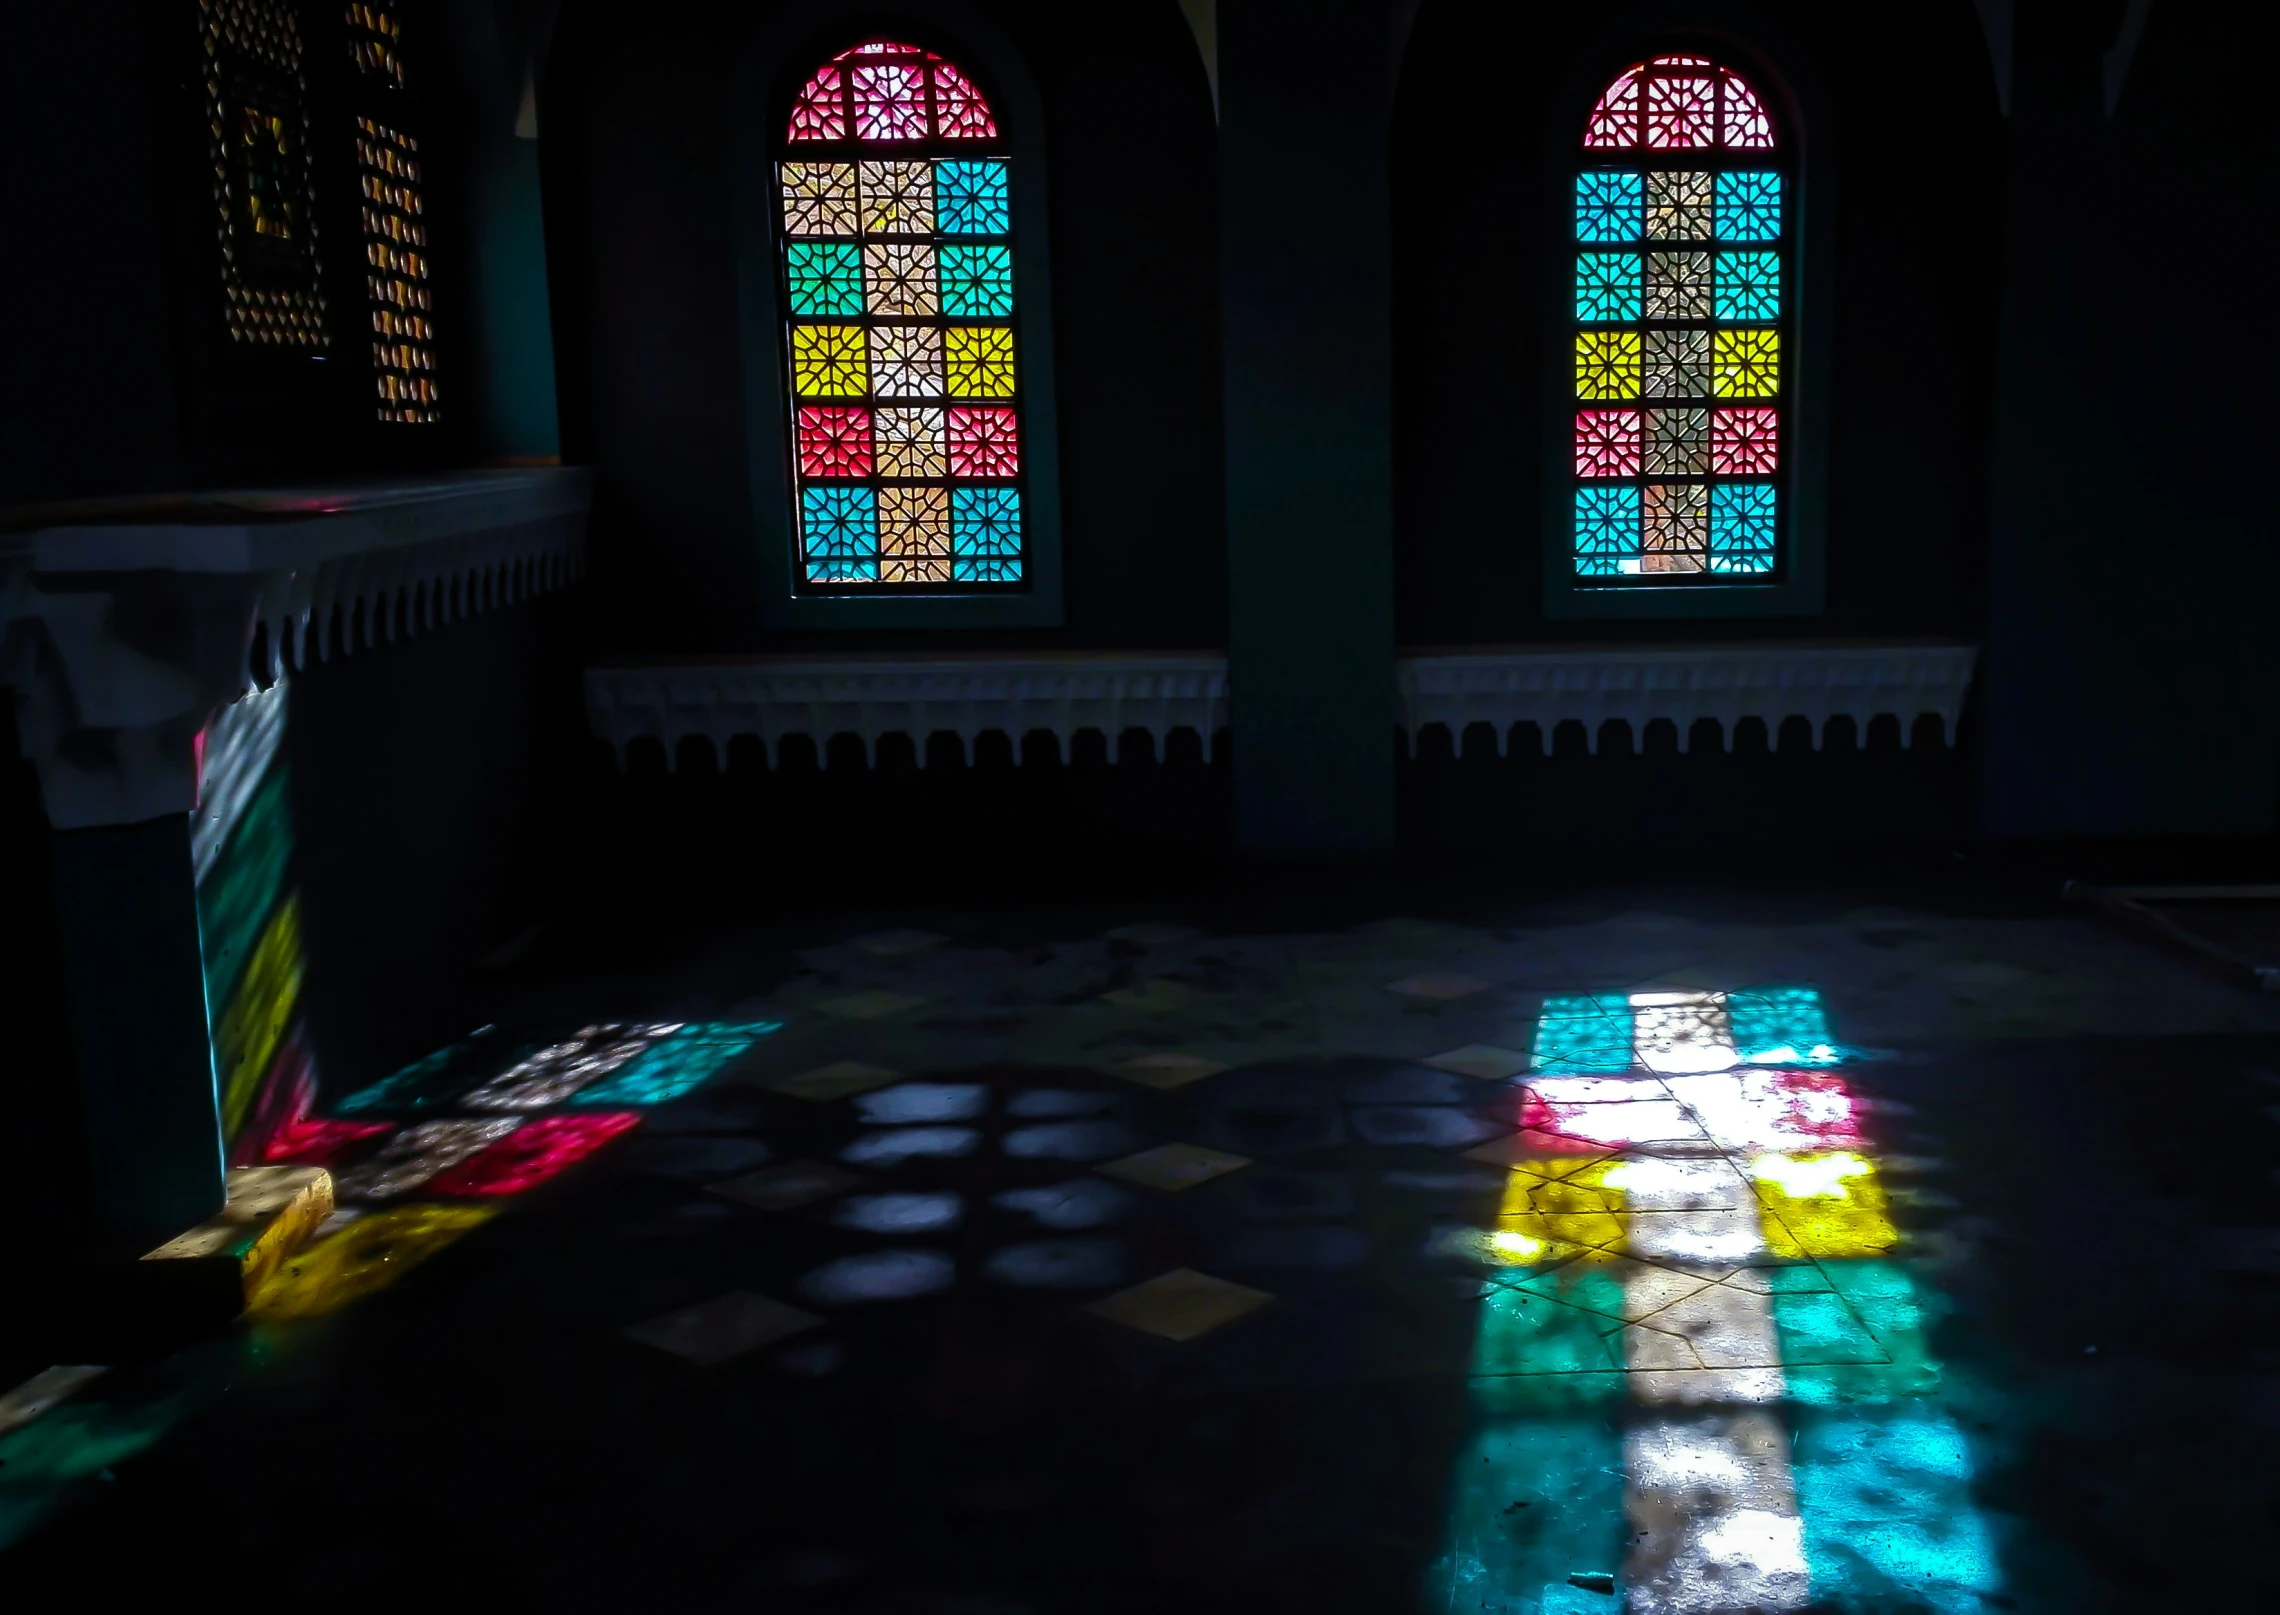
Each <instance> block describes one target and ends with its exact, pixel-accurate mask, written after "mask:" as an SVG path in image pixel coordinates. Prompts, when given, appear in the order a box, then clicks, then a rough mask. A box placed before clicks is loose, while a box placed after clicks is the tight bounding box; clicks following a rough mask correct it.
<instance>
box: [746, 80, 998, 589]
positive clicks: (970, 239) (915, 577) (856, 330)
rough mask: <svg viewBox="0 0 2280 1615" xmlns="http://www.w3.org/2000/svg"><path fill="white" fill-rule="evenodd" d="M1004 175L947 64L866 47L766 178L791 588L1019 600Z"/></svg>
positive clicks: (984, 108) (976, 93) (977, 105)
mask: <svg viewBox="0 0 2280 1615" xmlns="http://www.w3.org/2000/svg"><path fill="white" fill-rule="evenodd" d="M1010 166H1011V165H1010V163H1009V161H1008V158H1007V156H1006V151H1005V148H1004V146H1003V144H1002V142H1001V137H1000V134H999V130H998V125H997V120H996V119H995V118H994V117H993V116H992V114H991V111H990V107H989V104H988V102H987V101H985V100H984V99H983V96H982V93H981V91H980V90H979V89H977V88H976V87H975V85H974V83H973V81H972V80H971V79H970V78H969V77H968V76H967V75H966V74H965V73H964V72H963V71H961V70H960V69H959V68H958V67H957V66H955V65H954V64H952V63H950V62H948V61H945V60H943V59H942V58H941V57H939V56H936V55H934V54H933V53H932V52H929V51H924V50H921V49H919V48H918V47H917V46H914V45H905V44H898V43H895V42H892V41H888V40H870V41H866V42H865V43H863V44H860V45H857V46H855V47H854V48H853V49H851V50H846V51H842V52H841V53H840V54H839V55H837V56H835V57H833V58H832V59H831V60H830V61H829V62H826V63H825V64H823V65H822V66H821V67H819V68H817V69H816V70H815V73H814V75H813V76H812V77H811V78H809V79H808V81H807V83H806V85H805V86H804V87H803V88H802V89H801V91H800V93H799V96H798V99H797V100H796V101H795V102H794V103H793V106H792V112H791V117H790V120H789V126H788V128H787V129H786V131H785V144H784V149H783V154H782V157H781V160H780V161H779V162H778V163H777V165H776V182H777V198H778V214H777V222H778V237H777V239H778V244H779V253H778V261H779V265H780V268H781V273H782V277H783V278H782V283H781V287H780V290H781V293H782V297H783V308H784V310H785V332H784V352H785V359H786V367H787V375H788V380H789V383H790V388H789V396H790V398H791V401H792V403H791V412H792V420H791V432H792V443H791V457H792V470H793V488H794V493H793V500H794V507H795V508H794V512H793V514H794V519H795V522H796V524H797V529H798V534H799V577H800V579H801V587H802V589H803V591H805V592H814V593H845V594H859V593H878V594H924V593H940V592H944V590H945V588H946V586H947V587H948V588H949V589H953V590H956V591H958V592H975V593H989V592H1008V591H1016V590H1019V589H1020V588H1022V587H1023V586H1025V584H1026V581H1027V573H1028V561H1029V556H1028V551H1027V547H1026V540H1025V536H1024V532H1023V522H1022V502H1023V500H1022V496H1023V492H1024V489H1025V482H1024V478H1023V468H1022V459H1023V454H1022V420H1021V397H1022V394H1021V380H1022V374H1021V368H1020V356H1019V353H1018V349H1019V342H1018V340H1017V337H1016V333H1015V324H1014V269H1013V223H1012V214H1011V210H1010V202H1009V198H1010V185H1011V179H1010V172H1009V171H1010Z"/></svg>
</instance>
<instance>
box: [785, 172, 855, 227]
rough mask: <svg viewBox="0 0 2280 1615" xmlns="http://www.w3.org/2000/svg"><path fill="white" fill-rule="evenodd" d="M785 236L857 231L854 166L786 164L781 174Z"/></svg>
mask: <svg viewBox="0 0 2280 1615" xmlns="http://www.w3.org/2000/svg"><path fill="white" fill-rule="evenodd" d="M780 178H781V182H782V187H783V195H784V234H786V235H787V236H851V235H853V234H855V231H856V215H855V165H854V164H853V163H786V164H784V165H783V168H782V169H781V171H780Z"/></svg>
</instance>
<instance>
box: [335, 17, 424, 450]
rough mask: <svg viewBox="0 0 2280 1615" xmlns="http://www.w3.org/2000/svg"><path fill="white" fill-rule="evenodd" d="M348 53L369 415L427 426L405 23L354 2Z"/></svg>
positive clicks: (419, 227) (420, 231) (420, 214)
mask: <svg viewBox="0 0 2280 1615" xmlns="http://www.w3.org/2000/svg"><path fill="white" fill-rule="evenodd" d="M347 25H348V26H347V33H348V49H349V55H350V59H351V60H352V61H353V62H354V63H355V66H356V85H357V100H358V102H359V104H360V105H361V106H363V107H366V108H369V109H370V113H371V115H369V116H367V115H365V114H363V113H359V114H358V116H357V119H356V183H357V189H358V191H359V193H360V194H359V196H358V208H359V210H360V214H361V217H362V220H363V230H364V293H365V301H366V303H367V305H368V307H369V310H370V315H371V324H372V388H373V413H374V415H375V416H377V417H378V418H379V419H380V420H383V421H389V422H395V423H399V424H403V425H424V424H429V423H432V422H435V421H437V420H440V419H441V418H442V413H441V411H440V410H439V409H438V407H437V405H438V397H437V392H436V384H435V348H434V341H435V332H434V329H433V327H432V326H431V325H430V324H429V323H428V322H429V317H430V303H431V301H432V292H431V290H430V287H429V284H428V242H427V218H426V213H427V207H426V198H425V196H424V195H423V194H422V191H421V174H420V143H419V139H418V137H417V136H416V135H414V134H412V133H410V132H409V131H408V129H407V128H405V127H404V125H405V124H406V123H407V122H408V121H409V119H408V116H407V115H408V114H409V112H410V111H411V108H410V106H409V104H408V102H407V101H406V94H407V92H406V87H405V81H404V61H403V42H402V33H403V29H402V25H401V23H400V22H399V20H398V19H397V17H396V16H395V14H394V13H393V12H391V11H390V10H388V9H387V8H386V7H383V6H368V5H351V6H349V7H348V11H347Z"/></svg>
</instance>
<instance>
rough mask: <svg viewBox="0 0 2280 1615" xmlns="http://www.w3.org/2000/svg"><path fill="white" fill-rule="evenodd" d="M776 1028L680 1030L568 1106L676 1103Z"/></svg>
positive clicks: (712, 1025)
mask: <svg viewBox="0 0 2280 1615" xmlns="http://www.w3.org/2000/svg"><path fill="white" fill-rule="evenodd" d="M780 1024H781V1023H780V1022H777V1021H750V1022H746V1023H743V1024H734V1023H723V1022H715V1021H705V1022H697V1023H694V1024H691V1025H688V1026H684V1027H682V1028H681V1029H680V1030H679V1031H677V1032H674V1033H673V1034H671V1035H670V1036H668V1037H665V1038H663V1039H661V1040H660V1041H658V1042H656V1043H653V1044H651V1045H650V1046H649V1047H648V1048H646V1049H644V1050H643V1051H642V1052H641V1053H640V1054H638V1055H636V1056H635V1057H634V1058H633V1059H632V1060H630V1061H628V1062H627V1063H626V1064H625V1065H624V1066H622V1067H620V1068H619V1069H618V1070H617V1071H616V1072H614V1073H612V1074H611V1075H610V1077H609V1078H608V1079H607V1080H605V1081H603V1082H601V1083H599V1084H597V1085H596V1086H594V1087H591V1088H588V1089H586V1090H584V1091H583V1092H581V1093H580V1094H579V1095H578V1097H577V1098H576V1099H575V1100H573V1101H572V1103H573V1104H576V1105H580V1106H585V1105H603V1106H610V1107H621V1108H622V1107H623V1106H626V1105H661V1104H664V1103H665V1102H666V1101H667V1100H671V1099H678V1098H680V1097H681V1096H682V1095H683V1094H685V1093H687V1092H689V1091H690V1090H691V1089H693V1088H695V1087H696V1086H698V1085H699V1084H700V1083H702V1082H704V1081H705V1080H706V1079H707V1078H708V1077H710V1076H711V1075H712V1074H713V1073H714V1072H716V1071H718V1070H719V1069H720V1068H721V1067H722V1066H724V1065H726V1064H728V1062H729V1061H731V1060H733V1059H735V1058H736V1057H737V1056H738V1055H740V1054H742V1053H743V1052H744V1051H745V1050H746V1049H748V1048H750V1047H752V1045H753V1044H754V1043H756V1042H758V1041H759V1040H760V1039H761V1038H762V1037H764V1036H766V1035H767V1034H768V1033H770V1032H773V1031H775V1030H776V1029H777V1027H778V1026H779V1025H780Z"/></svg>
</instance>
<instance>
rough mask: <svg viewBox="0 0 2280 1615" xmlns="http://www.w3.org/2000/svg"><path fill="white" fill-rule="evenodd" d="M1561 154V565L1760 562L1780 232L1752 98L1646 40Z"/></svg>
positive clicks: (1774, 448) (1776, 193) (1728, 72)
mask: <svg viewBox="0 0 2280 1615" xmlns="http://www.w3.org/2000/svg"><path fill="white" fill-rule="evenodd" d="M1578 157H1579V159H1580V163H1579V170H1578V172H1577V175H1576V188H1575V240H1576V243H1577V251H1576V254H1575V260H1574V262H1575V273H1574V321H1575V332H1574V344H1575V354H1574V375H1575V397H1576V401H1577V405H1578V408H1577V411H1576V416H1575V428H1574V463H1575V470H1574V477H1575V484H1574V487H1575V527H1574V534H1573V545H1574V549H1573V563H1574V567H1575V573H1576V575H1577V576H1578V577H1579V578H1583V579H1592V580H1599V581H1601V582H1603V583H1610V584H1620V585H1622V586H1626V587H1656V586H1664V587H1668V586H1684V585H1689V584H1698V583H1705V582H1716V581H1718V580H1719V579H1721V578H1726V579H1734V578H1736V576H1737V575H1742V576H1749V577H1766V576H1770V575H1773V574H1776V573H1778V571H1779V570H1780V565H1781V533H1780V521H1779V517H1780V512H1781V508H1782V507H1781V499H1780V489H1779V483H1778V481H1777V480H1775V479H1777V478H1779V477H1781V476H1782V475H1784V474H1785V473H1786V471H1787V469H1788V466H1787V457H1786V455H1785V454H1784V453H1783V451H1782V438H1783V434H1784V431H1785V427H1784V425H1783V421H1782V414H1783V411H1784V409H1785V407H1786V406H1785V398H1786V394H1785V391H1784V379H1785V378H1784V375H1783V368H1782V345H1783V335H1782V333H1783V329H1784V327H1785V322H1786V320H1787V318H1788V316H1789V311H1790V309H1789V305H1790V299H1789V297H1788V296H1787V295H1786V287H1785V279H1786V277H1787V275H1788V274H1789V272H1790V269H1789V264H1788V262H1787V257H1788V251H1789V248H1788V242H1789V239H1790V237H1789V234H1788V223H1789V221H1788V219H1787V217H1786V204H1787V197H1786V195H1785V186H1786V184H1787V180H1786V175H1785V172H1784V168H1783V159H1782V156H1781V141H1780V139H1779V132H1778V129H1777V127H1776V124H1775V122H1774V119H1773V117H1772V115H1771V114H1770V113H1769V111H1768V110H1767V103H1766V101H1765V98H1764V97H1763V95H1762V94H1761V93H1760V92H1759V90H1758V89H1757V87H1756V86H1754V85H1752V84H1751V83H1750V82H1749V81H1748V80H1747V79H1746V78H1745V77H1743V76H1742V75H1741V74H1740V73H1739V72H1737V71H1735V70H1734V69H1733V68H1731V67H1728V66H1725V65H1723V64H1720V63H1718V62H1715V61H1712V60H1711V59H1709V58H1707V57H1702V56H1691V55H1668V56H1657V57H1654V58H1652V59H1651V60H1648V61H1646V62H1643V63H1641V64H1639V65H1638V66H1635V67H1632V68H1629V69H1627V70H1625V71H1624V72H1623V73H1621V74H1619V75H1617V76H1616V78H1615V79H1614V80H1613V81H1612V82H1611V83H1610V84H1609V85H1608V87H1607V89H1606V90H1605V91H1604V92H1603V93H1602V94H1601V95H1600V97H1599V99H1598V100H1597V102H1595V103H1594V104H1593V106H1592V109H1591V111H1590V113H1589V115H1588V116H1587V117H1586V119H1585V121H1584V127H1583V130H1582V134H1581V139H1580V142H1579V151H1578ZM1611 248H1629V249H1631V250H1609V249H1611Z"/></svg>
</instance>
